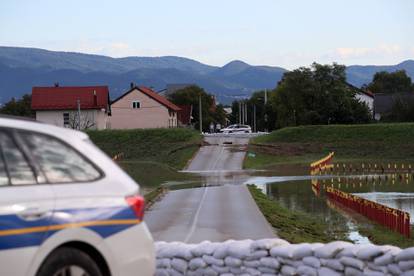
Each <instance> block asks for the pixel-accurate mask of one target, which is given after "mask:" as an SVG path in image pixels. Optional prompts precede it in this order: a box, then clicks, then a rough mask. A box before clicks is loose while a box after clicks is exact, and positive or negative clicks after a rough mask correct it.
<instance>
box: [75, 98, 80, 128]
mask: <svg viewBox="0 0 414 276" xmlns="http://www.w3.org/2000/svg"><path fill="white" fill-rule="evenodd" d="M76 102H77V104H78V130H80V129H81V125H80V124H81V117H80V99H78V100H77V101H76Z"/></svg>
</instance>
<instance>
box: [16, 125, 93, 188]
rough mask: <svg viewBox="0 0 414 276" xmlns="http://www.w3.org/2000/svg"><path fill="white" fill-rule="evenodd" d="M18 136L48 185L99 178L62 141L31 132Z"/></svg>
mask: <svg viewBox="0 0 414 276" xmlns="http://www.w3.org/2000/svg"><path fill="white" fill-rule="evenodd" d="M20 135H21V137H22V138H23V140H24V142H25V143H26V145H27V147H28V148H29V150H30V152H31V154H32V156H33V158H34V159H35V161H36V162H37V163H38V164H39V166H40V168H41V170H42V171H43V173H44V174H45V176H46V178H47V180H48V181H49V182H50V183H69V182H84V181H93V180H96V179H98V178H99V177H100V176H101V173H100V172H99V171H98V170H97V169H96V168H95V167H94V166H93V165H92V164H91V163H90V162H89V161H88V160H86V159H85V158H84V157H83V156H81V155H80V154H79V153H78V152H77V151H75V150H74V149H72V148H71V147H70V146H68V145H67V144H65V143H63V142H62V141H59V140H58V139H56V138H53V137H50V136H47V135H42V134H38V133H32V132H20Z"/></svg>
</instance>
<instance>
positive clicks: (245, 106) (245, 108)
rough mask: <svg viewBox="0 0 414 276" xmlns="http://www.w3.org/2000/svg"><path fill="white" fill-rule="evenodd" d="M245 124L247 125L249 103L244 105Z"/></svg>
mask: <svg viewBox="0 0 414 276" xmlns="http://www.w3.org/2000/svg"><path fill="white" fill-rule="evenodd" d="M243 124H247V103H244V122H243Z"/></svg>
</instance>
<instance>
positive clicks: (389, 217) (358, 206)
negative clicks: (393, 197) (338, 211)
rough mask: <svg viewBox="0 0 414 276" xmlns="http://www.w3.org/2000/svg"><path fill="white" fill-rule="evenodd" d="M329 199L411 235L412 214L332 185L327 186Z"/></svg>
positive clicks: (401, 232)
mask: <svg viewBox="0 0 414 276" xmlns="http://www.w3.org/2000/svg"><path fill="white" fill-rule="evenodd" d="M326 195H327V197H328V198H329V199H331V200H334V201H336V202H339V203H340V204H342V205H344V206H346V207H348V208H350V209H352V210H354V211H356V212H358V213H360V214H361V215H363V216H365V217H367V218H369V219H371V220H373V221H376V222H378V223H379V224H381V225H384V226H386V227H387V228H389V229H391V230H393V231H396V232H398V233H400V234H402V235H403V236H405V237H407V238H409V237H410V214H409V213H407V212H404V211H401V210H398V209H394V208H391V207H388V206H385V205H382V204H379V203H377V202H374V201H371V200H368V199H365V198H362V197H359V196H356V195H353V194H349V193H346V192H343V191H340V190H338V189H335V188H332V187H326Z"/></svg>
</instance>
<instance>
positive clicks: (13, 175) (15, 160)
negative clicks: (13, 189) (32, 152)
mask: <svg viewBox="0 0 414 276" xmlns="http://www.w3.org/2000/svg"><path fill="white" fill-rule="evenodd" d="M0 150H1V159H2V161H3V162H2V163H3V175H2V168H1V164H0V185H4V183H5V182H7V183H6V184H9V179H8V176H7V172H8V174H9V176H10V183H11V184H12V185H27V184H36V178H35V175H34V173H33V170H32V169H31V167H30V165H29V163H28V162H27V160H26V158H25V157H24V155H23V153H22V152H21V151H20V149H19V148H18V147H17V145H16V144H15V143H14V141H13V140H12V138H11V137H10V136H9V135H8V134H6V133H4V132H0ZM4 174H6V175H4Z"/></svg>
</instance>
